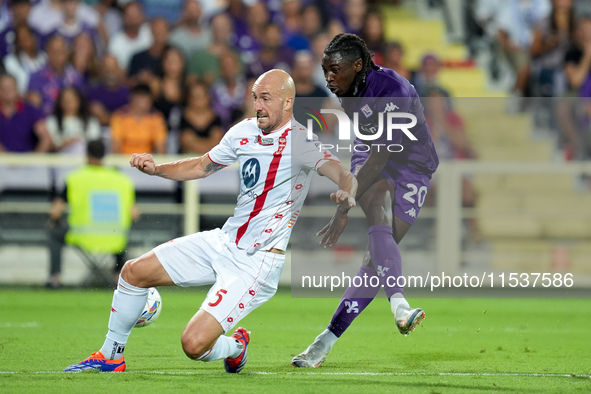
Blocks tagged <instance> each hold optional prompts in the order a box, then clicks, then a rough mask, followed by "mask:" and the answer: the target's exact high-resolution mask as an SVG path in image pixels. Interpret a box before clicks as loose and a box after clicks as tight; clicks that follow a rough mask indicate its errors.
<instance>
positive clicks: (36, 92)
mask: <svg viewBox="0 0 591 394" xmlns="http://www.w3.org/2000/svg"><path fill="white" fill-rule="evenodd" d="M46 52H47V64H46V65H45V66H44V67H43V68H42V69H40V70H39V71H37V72H35V73H33V74H31V78H30V79H29V87H28V93H27V100H28V101H29V102H30V103H31V104H33V105H35V106H36V107H39V108H41V110H42V111H43V113H44V114H45V115H49V114H50V113H51V112H52V111H53V106H54V104H55V101H56V100H57V96H58V94H59V92H60V90H62V88H64V87H65V86H76V87H78V88H82V87H83V86H84V80H83V78H82V76H81V75H80V74H78V71H76V69H75V68H74V66H72V64H71V63H70V62H69V61H68V59H69V52H68V47H67V45H66V41H65V40H64V39H63V38H61V37H59V36H52V37H51V38H50V39H49V40H48V41H47V46H46Z"/></svg>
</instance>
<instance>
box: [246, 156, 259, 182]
mask: <svg viewBox="0 0 591 394" xmlns="http://www.w3.org/2000/svg"><path fill="white" fill-rule="evenodd" d="M260 175H261V165H260V164H259V161H258V160H257V159H255V158H252V159H249V160H248V161H247V162H246V163H244V165H243V166H242V180H243V181H244V186H246V187H247V188H249V189H250V188H251V187H253V186H254V185H256V184H257V182H258V181H259V177H260Z"/></svg>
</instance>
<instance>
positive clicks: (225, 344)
mask: <svg viewBox="0 0 591 394" xmlns="http://www.w3.org/2000/svg"><path fill="white" fill-rule="evenodd" d="M242 349H243V346H242V343H240V342H238V341H237V340H235V339H234V338H232V337H227V336H225V335H220V337H219V338H218V340H217V341H216V343H215V345H213V347H212V348H211V349H209V350H208V351H206V352H205V353H204V354H202V355H201V356H199V358H197V359H196V360H198V361H206V362H209V361H216V360H221V359H222V358H228V357H230V358H236V357H238V356H239V355H240V353H241V352H242Z"/></svg>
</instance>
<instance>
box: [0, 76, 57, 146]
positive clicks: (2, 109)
mask: <svg viewBox="0 0 591 394" xmlns="http://www.w3.org/2000/svg"><path fill="white" fill-rule="evenodd" d="M50 148H51V137H50V136H49V133H48V132H47V127H46V126H45V117H44V115H43V113H42V112H41V111H40V110H39V109H37V108H35V107H33V106H31V105H30V104H28V103H26V102H25V101H24V100H22V99H21V98H20V96H19V94H18V89H17V84H16V79H15V78H14V77H13V76H11V75H6V74H4V75H0V152H20V153H25V152H36V153H43V152H47V151H49V149H50Z"/></svg>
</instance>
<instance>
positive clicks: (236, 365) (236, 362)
mask: <svg viewBox="0 0 591 394" xmlns="http://www.w3.org/2000/svg"><path fill="white" fill-rule="evenodd" d="M232 338H234V339H235V340H236V341H237V342H238V343H240V344H241V345H242V352H240V354H239V355H238V357H236V358H226V359H224V367H226V372H228V373H238V372H240V371H242V369H243V368H244V366H245V365H246V358H247V355H248V353H247V348H248V343H249V342H250V332H248V331H246V330H245V329H244V328H242V327H240V328H238V329H236V331H234V333H233V334H232Z"/></svg>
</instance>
